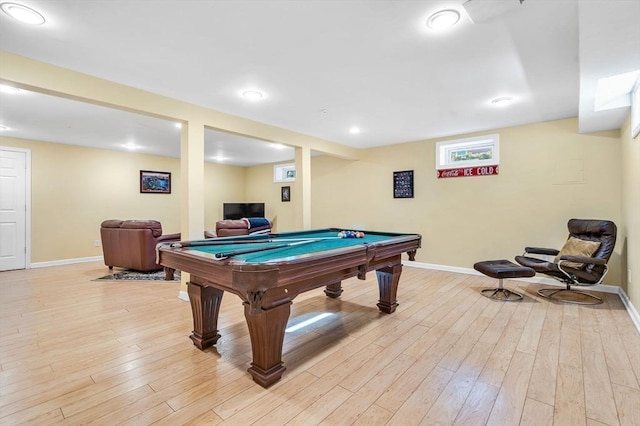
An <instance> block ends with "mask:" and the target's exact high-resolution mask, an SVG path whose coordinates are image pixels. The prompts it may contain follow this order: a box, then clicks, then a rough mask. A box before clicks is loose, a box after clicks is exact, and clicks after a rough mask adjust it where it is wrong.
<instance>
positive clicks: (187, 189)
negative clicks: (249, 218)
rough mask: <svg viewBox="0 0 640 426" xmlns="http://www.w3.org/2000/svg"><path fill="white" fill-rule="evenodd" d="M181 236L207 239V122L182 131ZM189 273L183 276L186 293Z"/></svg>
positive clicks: (188, 123) (194, 123)
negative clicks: (205, 176) (205, 186)
mask: <svg viewBox="0 0 640 426" xmlns="http://www.w3.org/2000/svg"><path fill="white" fill-rule="evenodd" d="M180 233H181V239H182V240H194V239H202V238H204V122H202V121H198V120H189V121H185V122H183V123H182V130H181V132H180ZM188 280H189V276H188V274H184V273H183V274H182V275H181V278H180V281H181V286H180V287H181V290H182V291H185V292H186V289H187V282H188Z"/></svg>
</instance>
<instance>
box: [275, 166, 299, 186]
mask: <svg viewBox="0 0 640 426" xmlns="http://www.w3.org/2000/svg"><path fill="white" fill-rule="evenodd" d="M295 180H296V165H295V164H293V163H291V164H278V165H275V166H273V181H274V182H294V181H295Z"/></svg>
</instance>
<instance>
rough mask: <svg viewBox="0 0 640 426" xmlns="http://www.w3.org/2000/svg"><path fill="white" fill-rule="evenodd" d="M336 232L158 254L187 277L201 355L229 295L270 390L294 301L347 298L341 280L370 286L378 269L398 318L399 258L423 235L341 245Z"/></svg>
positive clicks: (200, 244) (201, 244)
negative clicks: (240, 308) (316, 293)
mask: <svg viewBox="0 0 640 426" xmlns="http://www.w3.org/2000/svg"><path fill="white" fill-rule="evenodd" d="M339 231H340V230H339V229H318V230H309V231H301V232H286V233H277V234H270V235H250V236H241V237H225V238H215V239H209V240H198V241H182V242H180V243H174V244H166V245H161V246H159V247H158V257H159V263H160V264H161V265H163V266H164V267H165V268H168V269H170V270H171V269H173V270H180V271H184V272H188V273H189V274H190V278H189V282H188V286H187V290H188V294H189V299H190V303H191V311H192V314H193V327H194V330H193V333H192V334H191V336H190V338H191V340H192V341H193V343H194V344H195V345H196V346H197V347H198V348H200V349H205V348H207V347H210V346H212V345H214V344H215V343H216V342H217V340H218V339H219V338H220V334H218V328H217V325H218V313H219V309H220V302H221V301H222V295H223V294H224V292H225V291H228V292H230V293H233V294H235V295H237V296H238V297H240V299H242V302H243V305H244V314H245V318H246V321H247V325H248V327H249V335H250V337H251V348H252V353H253V362H252V363H251V367H250V368H249V370H248V371H249V373H250V374H251V375H252V376H253V380H254V381H255V382H256V383H258V384H260V385H261V386H263V387H268V386H270V385H272V384H273V383H275V382H277V381H278V380H280V377H281V376H282V373H283V372H284V371H285V367H284V365H283V362H282V344H283V341H284V333H285V328H286V326H287V321H288V319H289V314H290V311H291V303H292V301H293V299H294V298H295V297H296V296H297V295H298V294H300V293H302V292H305V291H308V290H312V289H315V288H318V287H326V288H325V290H324V292H325V294H326V295H327V296H329V297H332V298H337V297H339V296H340V294H341V293H342V285H341V281H342V280H344V279H346V278H350V277H354V276H357V277H358V278H360V279H365V274H366V273H367V272H368V271H372V270H375V271H376V274H377V278H378V288H379V291H380V299H379V301H378V304H377V306H378V308H379V309H380V311H382V312H385V313H388V314H390V313H393V312H394V311H395V309H396V307H397V306H398V303H397V301H396V291H397V288H398V282H399V280H400V274H401V272H402V263H401V255H402V253H407V254H408V256H409V259H410V260H415V254H416V250H417V249H418V248H420V241H421V236H420V235H418V234H398V233H389V232H372V231H366V232H365V235H364V237H362V238H339V237H338V233H339Z"/></svg>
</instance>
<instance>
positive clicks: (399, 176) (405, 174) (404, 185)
mask: <svg viewBox="0 0 640 426" xmlns="http://www.w3.org/2000/svg"><path fill="white" fill-rule="evenodd" d="M393 198H413V170H404V171H401V172H393Z"/></svg>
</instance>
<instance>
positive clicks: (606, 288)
mask: <svg viewBox="0 0 640 426" xmlns="http://www.w3.org/2000/svg"><path fill="white" fill-rule="evenodd" d="M402 264H403V265H404V266H408V267H412V268H422V269H433V270H436V271H445V272H455V273H458V274H468V275H483V274H482V273H480V272H478V271H476V270H475V269H472V268H461V267H458V266H447V265H437V264H434V263H422V262H412V261H403V262H402ZM518 281H525V282H530V283H534V284H545V285H552V286H558V287H564V286H563V285H562V284H561V283H560V282H558V281H556V280H554V279H553V278H543V277H537V276H536V277H532V278H518ZM589 289H590V290H593V291H600V292H602V293H612V294H617V295H618V297H619V298H620V300H621V301H622V304H623V305H624V307H625V308H626V309H627V313H628V314H629V317H630V318H631V322H633V325H634V326H635V327H636V330H637V331H638V334H640V315H639V314H638V311H637V310H636V308H635V307H634V306H633V304H632V303H631V300H630V299H629V297H628V296H627V294H626V293H625V291H624V289H623V288H622V287H618V286H615V285H606V284H598V285H593V286H589Z"/></svg>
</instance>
